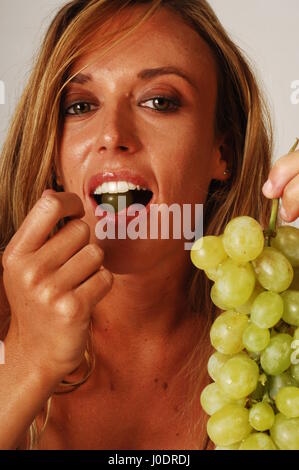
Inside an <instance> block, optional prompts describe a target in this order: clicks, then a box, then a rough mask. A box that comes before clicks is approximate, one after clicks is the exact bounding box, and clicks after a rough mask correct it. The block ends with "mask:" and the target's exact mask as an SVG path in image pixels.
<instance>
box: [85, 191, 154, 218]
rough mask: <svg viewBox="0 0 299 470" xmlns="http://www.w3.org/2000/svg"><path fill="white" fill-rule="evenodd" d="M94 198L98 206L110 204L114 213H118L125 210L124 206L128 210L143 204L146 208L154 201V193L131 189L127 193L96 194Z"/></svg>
mask: <svg viewBox="0 0 299 470" xmlns="http://www.w3.org/2000/svg"><path fill="white" fill-rule="evenodd" d="M92 197H93V199H94V200H95V201H96V203H97V205H98V206H100V205H101V204H110V205H111V206H112V207H113V209H114V212H115V213H118V212H119V211H120V210H123V208H124V207H123V206H125V207H126V208H128V207H130V206H131V205H133V204H141V205H142V206H144V207H146V206H147V205H148V204H149V203H150V201H151V200H152V197H153V193H152V192H151V191H150V190H148V189H129V190H128V191H126V192H116V193H109V192H107V193H102V194H96V193H94V194H93V195H92ZM120 201H121V202H122V204H120Z"/></svg>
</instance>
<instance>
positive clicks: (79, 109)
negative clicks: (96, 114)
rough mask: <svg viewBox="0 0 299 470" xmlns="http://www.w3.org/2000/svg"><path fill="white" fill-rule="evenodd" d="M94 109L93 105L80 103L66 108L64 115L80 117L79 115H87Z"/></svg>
mask: <svg viewBox="0 0 299 470" xmlns="http://www.w3.org/2000/svg"><path fill="white" fill-rule="evenodd" d="M94 108H96V106H95V105H92V104H90V103H85V102H83V101H80V102H78V103H74V104H72V105H71V106H69V107H68V108H66V110H65V115H67V116H80V115H81V114H86V113H89V112H90V111H93V109H94Z"/></svg>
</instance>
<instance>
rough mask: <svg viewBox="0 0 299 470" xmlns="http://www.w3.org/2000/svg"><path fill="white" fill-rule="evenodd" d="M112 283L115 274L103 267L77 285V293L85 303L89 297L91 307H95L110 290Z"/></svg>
mask: <svg viewBox="0 0 299 470" xmlns="http://www.w3.org/2000/svg"><path fill="white" fill-rule="evenodd" d="M112 284H113V275H112V274H111V273H110V271H108V270H107V269H101V270H100V271H97V272H96V273H95V274H94V275H93V276H91V277H90V278H89V279H87V281H85V282H84V283H83V284H81V285H80V286H79V287H77V289H75V293H76V295H78V296H79V297H80V298H81V299H82V302H83V303H86V299H88V300H89V302H90V307H93V306H94V305H96V304H97V303H98V302H100V300H102V298H103V297H104V296H105V295H106V294H107V293H108V292H109V290H110V289H111V287H112Z"/></svg>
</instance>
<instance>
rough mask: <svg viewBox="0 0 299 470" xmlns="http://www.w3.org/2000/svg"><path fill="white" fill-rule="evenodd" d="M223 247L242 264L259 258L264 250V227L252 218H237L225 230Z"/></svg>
mask: <svg viewBox="0 0 299 470" xmlns="http://www.w3.org/2000/svg"><path fill="white" fill-rule="evenodd" d="M223 246H224V249H225V251H226V253H227V254H228V255H229V256H230V257H231V258H232V259H233V260H235V261H237V262H240V263H246V262H248V261H251V260H253V259H255V258H257V256H259V255H260V254H261V252H262V251H263V248H264V235H263V230H262V227H261V226H260V224H259V223H258V222H257V221H256V220H254V219H253V218H251V217H247V216H242V217H236V218H235V219H233V220H231V221H230V222H229V223H228V224H227V226H226V228H225V230H224V235H223Z"/></svg>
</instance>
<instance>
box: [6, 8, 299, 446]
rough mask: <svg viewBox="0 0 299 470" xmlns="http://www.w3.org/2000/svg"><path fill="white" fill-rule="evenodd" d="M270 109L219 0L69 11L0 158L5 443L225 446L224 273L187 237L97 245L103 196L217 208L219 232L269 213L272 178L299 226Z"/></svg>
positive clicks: (288, 216) (292, 164)
mask: <svg viewBox="0 0 299 470" xmlns="http://www.w3.org/2000/svg"><path fill="white" fill-rule="evenodd" d="M264 110H265V108H264V106H263V103H262V99H261V97H260V94H259V92H258V87H257V85H256V82H255V79H254V77H253V75H252V73H251V71H250V69H249V67H248V65H247V64H246V62H245V60H244V58H243V57H242V55H241V53H240V51H239V50H238V49H237V47H236V46H235V45H234V44H233V43H232V42H231V41H230V39H229V38H228V37H227V35H226V33H225V31H224V30H223V28H222V26H221V25H220V24H219V22H218V20H217V19H216V17H215V15H214V13H213V11H212V10H211V8H210V7H209V5H208V4H207V3H206V2H205V1H204V0H169V1H167V0H165V1H159V0H154V1H142V0H140V1H133V0H128V1H124V0H109V1H108V0H106V1H104V0H85V1H83V0H74V1H72V2H71V3H69V4H67V5H66V6H65V7H64V8H62V10H61V11H60V12H59V13H58V15H57V16H56V18H55V19H54V21H53V23H52V24H51V26H50V28H49V31H48V33H47V36H46V38H45V41H44V43H43V46H42V49H41V53H40V56H39V58H38V60H37V63H36V65H35V68H34V70H33V72H32V75H31V78H30V80H29V83H28V85H27V87H26V89H25V91H24V94H23V97H22V99H21V101H20V104H19V106H18V109H17V111H16V115H15V117H14V120H13V122H12V126H11V129H10V132H9V134H8V137H7V141H6V144H5V146H4V149H3V154H2V158H1V170H0V174H1V181H2V185H1V190H0V191H1V197H0V211H1V252H2V253H3V258H2V264H3V268H4V271H3V288H2V297H1V298H2V308H1V316H2V330H3V331H2V338H3V339H4V338H5V348H6V349H5V352H6V364H5V366H2V368H1V379H0V380H1V381H0V400H1V403H2V404H3V403H5V406H2V407H1V418H2V422H5V423H6V427H5V429H4V428H3V427H2V428H1V431H0V447H1V448H3V449H13V448H21V449H24V448H28V447H29V448H38V449H118V450H120V449H205V448H209V444H208V439H207V435H206V428H205V424H206V417H205V415H204V413H203V411H202V409H201V407H200V403H199V397H200V391H201V390H202V388H203V387H204V386H205V385H206V384H207V383H208V380H209V379H208V377H207V372H206V364H207V359H208V356H209V354H210V348H209V335H208V332H209V327H210V324H211V319H212V318H213V315H214V314H215V312H213V310H212V307H211V304H210V301H209V295H208V289H209V284H208V283H207V281H206V280H205V279H204V278H202V277H200V274H199V272H196V270H195V269H194V268H193V267H192V265H191V262H190V256H189V252H188V251H185V250H184V240H182V239H180V240H176V239H169V240H166V239H159V240H151V239H146V240H142V239H139V240H130V239H123V240H118V239H116V240H111V239H105V240H99V239H98V238H97V237H96V233H95V229H96V224H97V222H98V218H97V217H96V216H95V211H94V209H95V203H94V194H93V193H94V192H95V191H96V189H97V187H99V186H101V185H102V183H104V182H107V181H110V182H111V181H114V182H115V181H122V182H127V183H128V184H129V183H131V184H135V185H136V186H137V185H138V184H140V186H145V187H146V188H147V189H149V190H150V191H151V193H152V194H153V199H152V203H153V202H155V203H157V204H161V203H165V204H167V205H168V206H169V205H171V204H172V203H178V204H179V205H180V206H182V204H191V205H192V206H194V205H195V204H196V203H201V204H204V230H205V233H214V234H219V233H221V231H223V229H224V227H225V225H226V223H227V222H228V221H229V220H230V219H231V218H232V217H234V216H236V215H241V214H248V215H251V216H253V217H255V218H256V219H258V220H260V222H261V223H262V224H264V225H265V224H266V221H267V218H268V215H269V204H270V201H268V202H267V200H266V199H265V198H263V197H262V187H263V184H264V183H265V181H266V180H267V176H268V175H269V181H268V183H267V186H265V187H264V195H265V196H266V197H267V198H274V197H280V196H282V197H283V198H282V201H283V207H284V209H285V211H286V213H282V214H281V216H282V218H283V219H284V220H286V221H292V220H295V219H296V217H298V215H299V202H298V201H299V191H298V180H299V163H298V162H299V159H298V158H296V156H297V157H298V153H297V155H296V153H295V154H293V155H290V156H286V157H283V158H281V159H280V160H279V161H278V162H277V163H276V164H275V166H274V168H273V169H272V171H271V172H270V174H269V171H270V157H271V131H270V125H269V122H268V120H267V117H266V114H265V112H264ZM270 183H272V187H271V186H270ZM45 189H48V190H47V191H46V192H44V190H45ZM101 190H102V191H103V187H101ZM103 192H105V191H103ZM106 192H107V190H106ZM149 254H150V256H149ZM64 392H71V393H64ZM29 428H30V432H27V431H28V429H29ZM27 438H28V439H27Z"/></svg>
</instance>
